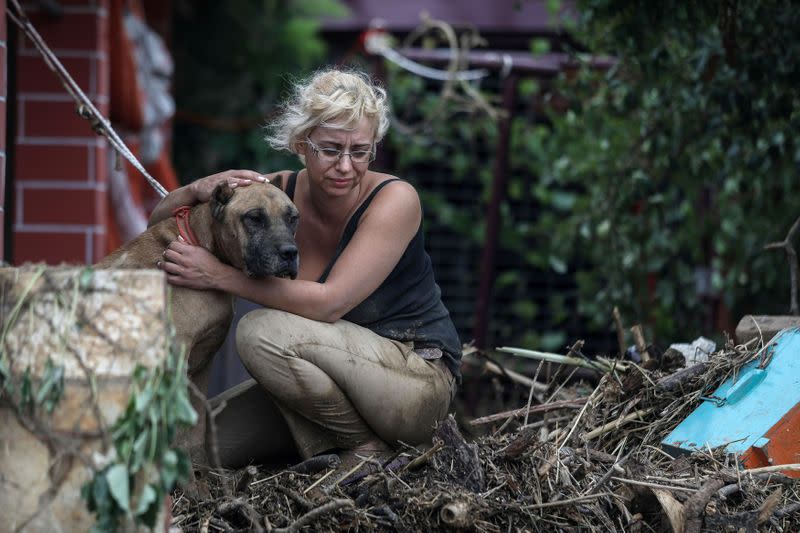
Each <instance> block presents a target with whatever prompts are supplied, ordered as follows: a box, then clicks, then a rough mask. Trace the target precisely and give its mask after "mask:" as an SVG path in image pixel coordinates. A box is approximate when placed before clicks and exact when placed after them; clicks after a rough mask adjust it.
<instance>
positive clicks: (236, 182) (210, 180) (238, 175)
mask: <svg viewBox="0 0 800 533" xmlns="http://www.w3.org/2000/svg"><path fill="white" fill-rule="evenodd" d="M254 181H258V182H261V183H264V182H266V181H269V180H267V178H266V177H265V176H263V175H261V174H260V173H258V172H256V171H255V170H226V171H225V172H219V173H217V174H212V175H211V176H206V177H205V178H200V179H199V180H197V181H194V182H192V183H191V184H189V186H188V187H189V188H190V189H191V191H192V194H193V195H194V197H195V200H196V203H203V202H207V201H208V200H209V199H210V198H211V193H212V192H214V188H215V187H216V186H217V185H219V184H220V183H223V182H227V184H228V187H230V188H231V189H235V188H236V187H245V186H247V185H250V184H251V183H253V182H254Z"/></svg>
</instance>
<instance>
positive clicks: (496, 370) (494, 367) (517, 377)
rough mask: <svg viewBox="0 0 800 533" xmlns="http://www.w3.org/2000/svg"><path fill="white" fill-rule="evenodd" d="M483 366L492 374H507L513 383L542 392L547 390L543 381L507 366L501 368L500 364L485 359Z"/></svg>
mask: <svg viewBox="0 0 800 533" xmlns="http://www.w3.org/2000/svg"><path fill="white" fill-rule="evenodd" d="M485 368H486V370H488V371H489V372H491V373H492V374H497V375H499V376H508V378H509V379H511V381H513V382H515V383H519V384H520V385H524V386H526V387H533V389H534V391H536V392H539V393H543V392H546V391H547V385H545V384H544V383H538V382H536V381H534V380H532V379H531V378H529V377H528V376H523V375H522V374H520V373H518V372H514V371H513V370H508V369H507V368H506V369H503V368H501V367H500V365H498V364H497V363H494V362H492V361H486V364H485Z"/></svg>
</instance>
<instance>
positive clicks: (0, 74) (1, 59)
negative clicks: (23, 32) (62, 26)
mask: <svg viewBox="0 0 800 533" xmlns="http://www.w3.org/2000/svg"><path fill="white" fill-rule="evenodd" d="M7 35H8V32H7V28H6V0H0V261H3V260H4V259H5V257H4V251H5V243H4V237H5V223H6V222H5V218H6V216H5V215H6V214H5V208H4V206H5V205H6V198H5V191H6V94H8V92H7V83H6V79H7V76H6V64H7V62H8V61H7V56H6V51H7V50H8V46H7V41H6V36H7Z"/></svg>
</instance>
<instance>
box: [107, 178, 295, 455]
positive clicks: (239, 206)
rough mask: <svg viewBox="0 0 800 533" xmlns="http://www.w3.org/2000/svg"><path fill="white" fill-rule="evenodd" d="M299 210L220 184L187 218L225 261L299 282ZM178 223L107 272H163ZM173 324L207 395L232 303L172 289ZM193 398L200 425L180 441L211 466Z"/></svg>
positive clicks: (270, 194)
mask: <svg viewBox="0 0 800 533" xmlns="http://www.w3.org/2000/svg"><path fill="white" fill-rule="evenodd" d="M297 219H298V218H297V208H295V206H294V204H293V203H292V202H291V200H289V198H288V197H287V196H286V194H284V192H283V191H282V190H280V189H279V188H278V187H275V186H274V185H271V184H269V183H267V184H261V183H255V184H252V185H249V186H247V187H241V188H237V189H231V188H230V187H228V186H227V184H221V185H219V186H217V188H216V189H214V192H213V194H212V197H211V200H210V201H209V202H208V203H205V204H198V205H196V206H194V207H192V208H191V211H190V216H189V218H188V220H187V222H188V224H189V227H190V229H191V233H193V234H194V236H196V239H197V244H199V245H200V246H203V247H204V248H206V249H207V250H208V251H210V252H211V253H212V254H214V255H215V256H216V257H217V258H219V259H220V261H222V262H224V263H227V264H229V265H232V266H234V267H237V268H239V269H241V270H243V271H244V272H245V273H246V274H247V275H249V276H252V277H256V278H262V277H265V276H281V277H291V278H292V279H294V278H295V277H297V268H298V257H297V246H296V245H295V241H294V233H295V230H296V229H297ZM179 222H180V221H179V220H178V219H177V217H176V218H168V219H166V220H163V221H161V222H159V223H158V224H155V225H153V226H151V227H150V228H148V229H147V231H145V232H144V233H142V234H141V235H139V236H138V237H136V238H135V239H133V240H132V241H130V242H129V243H127V244H125V245H124V246H123V247H121V248H119V249H118V250H116V251H115V252H113V253H112V254H111V255H109V256H108V257H106V258H105V259H104V260H103V261H102V262H100V263H99V264H98V265H97V266H98V267H100V268H156V263H157V262H158V261H160V260H162V254H163V252H164V250H165V249H166V248H167V245H169V243H170V242H172V241H173V240H174V239H175V238H176V237H177V236H178V234H179ZM171 309H172V323H173V324H174V326H175V332H176V337H177V338H176V340H177V341H178V342H179V343H181V344H182V345H183V346H184V347H185V350H186V354H188V372H189V378H190V379H191V380H192V382H193V383H194V384H195V385H197V387H198V388H199V389H200V391H202V392H203V394H205V393H206V391H207V388H208V378H209V373H210V370H211V361H212V359H213V357H214V354H215V353H216V352H217V350H218V349H219V347H220V346H221V345H222V343H223V342H224V340H225V336H226V335H227V333H228V328H229V327H230V323H231V320H232V319H233V297H232V296H231V295H229V294H226V293H223V292H219V291H212V290H204V291H199V290H193V289H187V288H183V287H171ZM195 396H196V395H192V405H193V407H194V408H195V410H196V411H197V413H198V415H200V416H199V422H198V424H197V426H195V428H193V430H192V431H190V432H189V434H188V435H181V436H179V441H181V442H179V444H180V445H181V446H182V447H184V449H187V451H189V452H190V455H191V456H192V460H193V461H194V462H200V463H202V462H204V461H205V454H204V442H205V438H204V436H205V423H204V421H205V416H204V412H205V409H204V404H203V402H202V399H199V398H195Z"/></svg>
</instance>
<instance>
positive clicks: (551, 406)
mask: <svg viewBox="0 0 800 533" xmlns="http://www.w3.org/2000/svg"><path fill="white" fill-rule="evenodd" d="M586 400H587V398H578V399H576V400H561V401H558V402H550V403H545V404H542V405H534V406H531V407H530V409H529V408H528V407H527V406H525V407H520V408H519V409H512V410H511V411H503V412H502V413H495V414H493V415H487V416H482V417H480V418H476V419H474V420H471V421H470V422H469V425H470V426H480V425H482V424H491V423H492V422H496V421H498V420H505V419H506V418H508V417H510V416H513V417H519V416H525V413H526V412H528V413H530V414H533V413H546V412H547V411H554V410H556V409H579V408H580V407H582V406H583V404H584V403H586Z"/></svg>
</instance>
